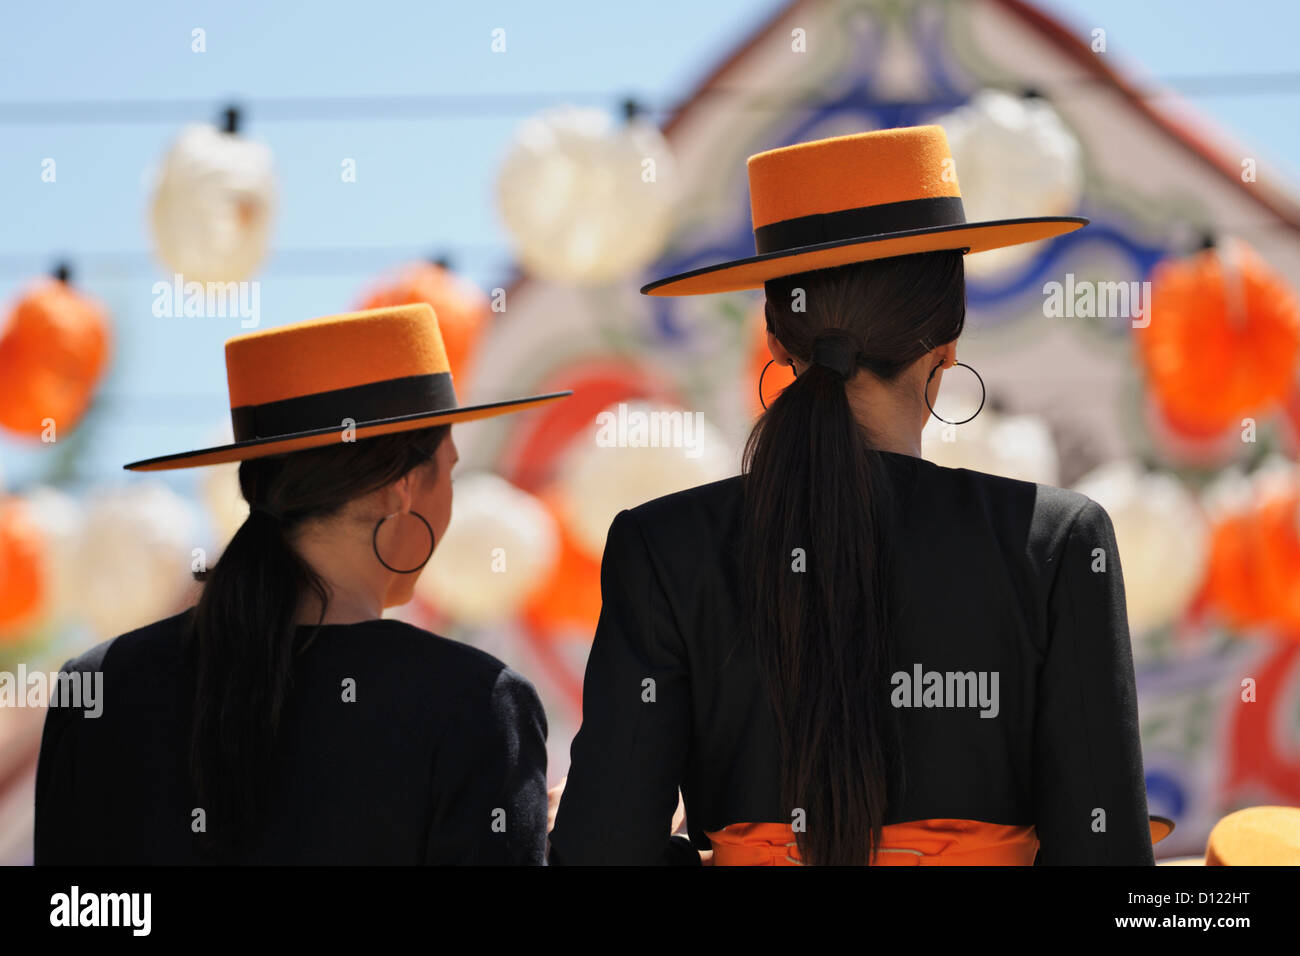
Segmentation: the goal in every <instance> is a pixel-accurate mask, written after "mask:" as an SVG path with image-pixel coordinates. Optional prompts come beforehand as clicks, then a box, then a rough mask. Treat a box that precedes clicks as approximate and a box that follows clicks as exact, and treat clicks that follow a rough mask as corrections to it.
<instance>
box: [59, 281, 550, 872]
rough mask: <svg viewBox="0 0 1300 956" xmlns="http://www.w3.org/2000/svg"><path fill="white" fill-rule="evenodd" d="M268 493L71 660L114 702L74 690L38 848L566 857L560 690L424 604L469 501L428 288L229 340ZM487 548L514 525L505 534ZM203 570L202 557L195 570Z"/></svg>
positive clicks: (245, 855)
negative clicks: (437, 562)
mask: <svg viewBox="0 0 1300 956" xmlns="http://www.w3.org/2000/svg"><path fill="white" fill-rule="evenodd" d="M226 371H227V379H228V383H229V388H230V416H231V424H232V427H233V430H234V433H235V434H234V437H235V441H234V442H232V443H230V444H226V445H220V446H216V447H213V448H204V449H199V450H196V451H189V452H181V453H179V454H171V455H164V456H161V457H157V458H150V459H145V460H143V461H137V462H132V463H131V464H129V465H127V468H128V469H130V470H132V471H157V470H167V469H173V468H187V467H198V466H204V465H212V464H218V463H222V462H238V463H239V464H238V467H239V489H240V492H241V493H242V495H243V497H244V500H245V501H246V502H247V503H248V506H249V514H248V518H247V519H246V520H245V521H244V522H243V524H242V525H241V526H240V527H239V529H238V530H237V531H236V532H235V534H234V536H233V537H232V538H231V539H230V541H229V542H227V543H226V545H225V548H224V550H223V551H222V552H221V555H220V558H219V559H218V560H217V562H216V563H215V565H214V566H213V567H212V568H211V569H210V570H207V571H203V570H202V569H199V570H198V576H199V577H200V578H201V579H202V581H203V585H202V591H201V593H200V595H199V597H198V601H197V603H196V604H195V606H193V607H190V608H186V609H185V610H183V611H181V612H180V613H178V614H175V615H173V616H171V617H168V618H166V619H164V620H161V621H157V622H154V623H152V624H149V625H147V626H144V627H141V628H139V629H137V630H134V631H131V632H130V633H127V634H123V635H121V636H120V637H117V638H115V639H114V640H111V641H108V642H105V643H103V644H100V645H99V646H97V647H95V648H93V649H91V650H90V651H88V652H86V653H85V654H83V655H81V656H80V657H79V658H77V659H75V660H73V661H69V662H68V663H67V664H65V665H64V671H65V672H67V673H68V674H70V675H89V676H90V677H93V678H94V679H95V680H96V681H102V688H103V690H102V708H101V709H102V712H101V713H99V714H98V715H96V719H93V720H83V719H81V716H80V715H79V714H77V713H75V712H73V711H70V710H67V709H56V708H51V710H50V712H49V715H48V716H47V718H46V724H45V733H44V736H43V738H42V742H41V753H40V759H39V764H38V770H37V783H36V834H35V845H36V846H35V848H36V862H37V863H38V864H46V863H50V864H87V863H91V864H114V865H120V864H141V863H144V864H197V863H218V864H222V863H225V864H250V863H258V864H261V863H274V864H303V863H331V864H421V863H427V864H541V863H543V862H544V855H545V847H546V832H547V818H548V798H547V793H546V732H547V726H546V715H545V713H544V712H543V710H542V706H541V702H540V701H539V699H538V697H537V693H536V691H535V690H534V689H533V687H532V685H531V684H530V683H529V682H528V681H527V680H526V679H525V678H524V677H522V676H521V675H520V674H518V673H516V672H515V671H513V670H511V669H510V668H508V667H506V666H505V664H503V663H502V662H501V661H499V660H497V659H496V658H495V657H493V656H492V655H490V654H487V653H485V652H483V651H480V650H478V649H476V648H473V647H470V646H468V645H464V644H459V643H456V642H454V641H450V640H447V639H445V638H443V637H440V636H438V635H436V634H431V633H429V632H428V631H425V630H422V629H421V628H419V627H416V626H414V625H412V624H409V623H405V622H403V621H401V620H397V619H393V618H388V617H386V616H385V611H386V609H388V608H395V607H399V606H401V605H403V604H406V603H407V602H408V601H410V600H411V598H412V597H413V595H414V591H415V582H416V579H417V578H418V577H419V576H420V574H421V573H422V572H423V571H424V570H425V567H426V565H427V564H428V562H429V559H430V558H431V557H432V556H433V553H434V550H435V548H436V547H437V546H438V543H439V542H440V541H441V540H442V536H443V533H444V532H445V531H446V529H447V526H448V523H449V522H450V520H451V505H452V478H451V472H452V468H453V467H454V466H455V464H456V460H457V452H456V446H455V444H454V442H453V441H452V438H451V427H452V425H453V424H455V423H457V422H464V421H471V420H476V419H480V418H486V417H490V416H495V415H502V414H507V413H510V412H519V411H523V410H525V409H527V408H531V407H536V406H539V405H542V404H545V403H548V402H552V401H555V400H557V399H560V398H563V397H564V396H565V395H567V394H568V393H551V394H547V395H536V396H530V397H526V398H519V399H508V400H504V401H496V402H491V403H488V404H480V405H462V404H460V403H459V402H458V401H457V399H456V395H455V391H454V390H453V388H452V378H451V369H450V368H449V366H448V364H447V354H446V349H445V348H444V346H443V342H442V337H441V334H440V332H439V329H438V323H437V317H436V316H435V314H434V312H433V310H432V309H431V308H430V307H429V306H428V305H424V304H419V305H406V306H396V307H392V308H384V309H375V310H370V311H366V312H356V313H348V314H344V315H335V316H325V317H323V318H320V319H314V320H309V321H307V322H300V323H295V324H292V325H287V326H282V327H278V328H273V329H268V330H265V331H261V332H254V333H249V334H247V335H242V336H238V337H236V338H233V339H231V340H230V341H228V342H227V343H226ZM483 548H484V561H486V560H487V556H488V552H489V550H490V548H491V542H484V544H483ZM177 570H180V569H177Z"/></svg>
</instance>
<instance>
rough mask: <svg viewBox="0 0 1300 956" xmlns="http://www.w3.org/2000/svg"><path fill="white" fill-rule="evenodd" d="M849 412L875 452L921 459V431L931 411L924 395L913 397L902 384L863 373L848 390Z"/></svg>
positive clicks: (858, 375)
mask: <svg viewBox="0 0 1300 956" xmlns="http://www.w3.org/2000/svg"><path fill="white" fill-rule="evenodd" d="M845 387H846V389H847V391H848V396H849V408H850V409H852V411H853V417H854V418H855V419H857V422H858V424H859V425H861V426H862V427H863V428H864V429H865V430H866V432H867V435H868V437H869V438H870V440H871V445H872V447H873V448H876V449H879V450H880V451H892V452H895V453H897V454H900V455H911V456H912V457H914V458H920V457H921V430H922V429H923V428H924V427H925V422H926V419H927V418H928V417H929V410H928V409H926V408H925V400H924V398H922V397H921V394H920V392H917V394H916V395H914V396H913V395H910V391H909V389H907V388H906V387H905V383H904V382H902V381H899V382H891V383H885V382H882V381H880V379H878V378H876V377H875V376H873V375H870V374H867V373H866V372H860V373H859V374H857V375H855V376H854V377H853V379H852V380H851V381H850V382H849V383H848V384H847V385H846V386H845Z"/></svg>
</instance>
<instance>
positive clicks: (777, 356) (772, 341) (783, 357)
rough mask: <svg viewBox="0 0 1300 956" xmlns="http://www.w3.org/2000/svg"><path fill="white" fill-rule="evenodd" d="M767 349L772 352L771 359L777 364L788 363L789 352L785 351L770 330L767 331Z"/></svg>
mask: <svg viewBox="0 0 1300 956" xmlns="http://www.w3.org/2000/svg"><path fill="white" fill-rule="evenodd" d="M767 350H768V351H769V352H771V353H772V360H773V361H774V362H776V364H777V365H789V364H790V353H789V352H787V351H786V349H785V346H784V345H782V344H781V340H780V339H778V338H777V337H776V336H775V335H773V334H772V333H771V332H768V333H767Z"/></svg>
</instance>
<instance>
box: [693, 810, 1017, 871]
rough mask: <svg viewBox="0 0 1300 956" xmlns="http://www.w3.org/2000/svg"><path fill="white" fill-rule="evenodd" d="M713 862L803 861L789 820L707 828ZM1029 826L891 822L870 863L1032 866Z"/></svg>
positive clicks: (768, 863)
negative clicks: (715, 829)
mask: <svg viewBox="0 0 1300 956" xmlns="http://www.w3.org/2000/svg"><path fill="white" fill-rule="evenodd" d="M706 836H708V838H709V842H711V843H712V844H713V865H714V866H802V865H803V863H802V861H801V859H800V856H799V848H798V846H796V845H795V835H794V830H792V829H791V828H790V825H789V824H788V823H733V824H731V825H730V826H727V827H723V828H722V829H721V830H717V831H714V832H710V833H707V834H706ZM1037 855H1038V835H1037V833H1036V831H1035V830H1034V828H1033V826H1005V825H1002V824H996V823H983V822H981V821H979V820H916V821H912V822H909V823H893V824H890V825H889V826H887V827H885V828H884V829H883V831H882V834H881V843H880V853H879V856H878V857H877V858H876V861H875V862H874V863H873V864H872V865H873V866H1033V864H1034V857H1035V856H1037Z"/></svg>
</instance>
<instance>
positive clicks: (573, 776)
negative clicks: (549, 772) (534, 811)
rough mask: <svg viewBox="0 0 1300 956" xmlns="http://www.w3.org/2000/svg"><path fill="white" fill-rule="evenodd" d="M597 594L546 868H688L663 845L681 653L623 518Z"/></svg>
mask: <svg viewBox="0 0 1300 956" xmlns="http://www.w3.org/2000/svg"><path fill="white" fill-rule="evenodd" d="M600 589H601V599H602V607H601V612H600V620H599V623H598V624H597V625H596V636H595V639H594V641H593V642H592V646H591V653H590V655H589V656H588V658H587V672H586V677H585V679H584V682H583V688H582V700H583V707H582V727H581V728H580V729H579V731H578V734H577V736H576V737H575V738H574V740H573V747H572V750H571V764H570V767H569V777H568V782H567V783H566V784H565V788H564V795H563V797H562V798H561V800H560V807H559V811H558V813H557V816H556V821H555V829H554V830H553V831H552V833H551V856H550V859H551V863H552V864H671V863H694V864H696V865H698V864H699V854H698V853H696V852H694V851H693V850H690V849H689V848H687V847H684V846H683V843H684V841H682V840H680V839H679V840H677V841H671V840H670V838H669V831H670V829H671V827H672V817H673V812H674V811H675V810H676V809H677V793H678V788H679V786H680V785H681V782H682V777H683V774H684V771H685V767H686V759H687V753H688V750H689V747H690V740H691V686H690V673H689V669H688V665H687V661H686V654H685V645H684V642H683V640H682V636H681V633H680V630H679V628H678V626H677V624H676V622H675V620H674V619H673V615H672V610H671V607H670V605H669V602H668V599H667V597H666V596H665V594H664V590H663V587H662V585H661V583H660V580H659V577H658V576H657V574H656V573H655V570H654V567H653V565H652V563H651V560H650V555H649V553H648V551H647V549H646V544H645V539H644V537H643V536H642V533H641V530H640V526H639V525H638V519H637V517H636V515H635V514H633V513H632V512H629V511H623V512H620V513H619V514H618V516H617V517H615V519H614V522H613V524H611V525H610V529H609V537H608V538H607V540H606V542H605V554H604V558H603V560H602V561H601V570H600ZM683 850H686V851H687V852H683Z"/></svg>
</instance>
